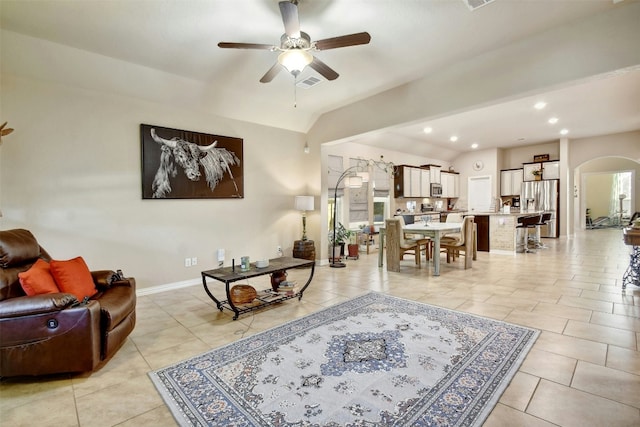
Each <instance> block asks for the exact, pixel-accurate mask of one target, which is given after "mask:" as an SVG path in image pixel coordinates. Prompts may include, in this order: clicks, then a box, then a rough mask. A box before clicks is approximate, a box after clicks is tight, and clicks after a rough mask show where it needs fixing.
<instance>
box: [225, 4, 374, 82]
mask: <svg viewBox="0 0 640 427" xmlns="http://www.w3.org/2000/svg"><path fill="white" fill-rule="evenodd" d="M278 5H279V6H280V14H281V15H282V22H283V23H284V31H285V33H284V34H283V35H282V36H281V37H280V46H274V45H270V44H259V43H232V42H220V43H218V47H221V48H223V49H264V50H270V51H272V52H275V51H279V52H281V53H280V55H279V56H278V62H276V63H275V64H274V65H273V66H272V67H271V68H270V69H269V71H267V72H266V74H265V75H264V76H262V78H261V79H260V82H261V83H268V82H270V81H271V80H273V78H274V77H275V76H276V75H277V74H278V73H279V72H280V70H281V69H282V67H284V68H286V69H287V71H289V72H290V73H291V74H293V75H294V76H295V77H297V76H298V74H300V73H301V72H302V70H303V69H304V68H305V67H306V66H307V65H308V66H309V67H311V68H313V69H314V70H316V71H317V72H318V73H320V74H321V75H322V76H323V77H324V78H326V79H327V80H335V79H337V78H338V75H339V74H338V73H336V72H335V71H334V70H333V69H332V68H331V67H329V66H328V65H326V64H325V63H324V62H322V61H320V60H319V59H318V58H316V57H315V56H313V55H312V54H311V53H309V51H320V50H328V49H336V48H339V47H347V46H356V45H360V44H367V43H369V41H371V36H370V35H369V33H367V32H362V33H355V34H349V35H345V36H338V37H332V38H329V39H323V40H316V41H313V42H312V41H311V37H310V36H309V34H307V33H305V32H303V31H300V21H299V20H298V0H290V1H281V2H279V3H278Z"/></svg>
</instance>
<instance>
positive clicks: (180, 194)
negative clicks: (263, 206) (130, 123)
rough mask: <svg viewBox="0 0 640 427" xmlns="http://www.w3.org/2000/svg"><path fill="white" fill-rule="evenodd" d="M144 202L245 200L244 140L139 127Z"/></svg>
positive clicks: (163, 128) (146, 126)
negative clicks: (167, 200)
mask: <svg viewBox="0 0 640 427" xmlns="http://www.w3.org/2000/svg"><path fill="white" fill-rule="evenodd" d="M140 139H141V142H142V198H143V199H211V198H214V199H215V198H235V199H242V198H244V185H243V171H242V166H243V165H242V138H233V137H230V136H221V135H210V134H206V133H199V132H191V131H186V130H178V129H170V128H165V127H161V126H153V125H145V124H141V125H140Z"/></svg>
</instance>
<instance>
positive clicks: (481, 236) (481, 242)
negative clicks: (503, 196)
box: [474, 215, 489, 252]
mask: <svg viewBox="0 0 640 427" xmlns="http://www.w3.org/2000/svg"><path fill="white" fill-rule="evenodd" d="M474 221H475V223H476V228H477V233H478V234H477V239H478V250H479V251H482V252H489V215H476V216H475V218H474Z"/></svg>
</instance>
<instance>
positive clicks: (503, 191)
mask: <svg viewBox="0 0 640 427" xmlns="http://www.w3.org/2000/svg"><path fill="white" fill-rule="evenodd" d="M532 176H533V175H532ZM522 178H523V170H522V169H510V170H503V171H501V172H500V195H501V196H519V195H520V189H521V188H522Z"/></svg>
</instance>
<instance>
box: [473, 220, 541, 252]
mask: <svg viewBox="0 0 640 427" xmlns="http://www.w3.org/2000/svg"><path fill="white" fill-rule="evenodd" d="M541 213H542V212H538V211H534V212H509V213H504V212H480V213H475V214H474V215H475V217H476V222H478V223H482V222H485V223H487V224H488V227H487V229H486V230H485V231H481V229H480V228H479V229H478V246H479V247H485V248H488V250H489V252H494V253H515V252H516V251H517V247H518V242H517V227H518V224H519V222H520V221H522V220H523V219H525V218H531V217H540V214H541Z"/></svg>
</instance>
